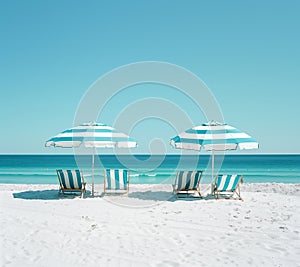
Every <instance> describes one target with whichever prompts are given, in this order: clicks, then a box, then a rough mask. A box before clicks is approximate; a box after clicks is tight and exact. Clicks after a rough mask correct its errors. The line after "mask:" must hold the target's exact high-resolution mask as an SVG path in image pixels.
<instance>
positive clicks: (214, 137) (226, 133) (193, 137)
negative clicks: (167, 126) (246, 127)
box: [171, 121, 259, 179]
mask: <svg viewBox="0 0 300 267" xmlns="http://www.w3.org/2000/svg"><path fill="white" fill-rule="evenodd" d="M171 145H172V146H173V147H175V148H182V149H191V150H199V151H200V150H201V149H204V150H207V151H212V179H213V169H214V151H225V150H236V149H238V148H239V149H258V147H259V145H258V143H257V141H256V140H255V139H253V138H252V137H251V136H250V135H248V134H246V133H244V132H242V131H240V130H238V129H236V128H234V127H232V126H229V125H227V124H223V123H219V122H216V121H210V122H208V123H204V124H202V125H200V126H195V127H193V128H191V129H188V130H186V131H184V132H183V133H181V134H179V135H177V136H175V137H174V138H172V139H171Z"/></svg>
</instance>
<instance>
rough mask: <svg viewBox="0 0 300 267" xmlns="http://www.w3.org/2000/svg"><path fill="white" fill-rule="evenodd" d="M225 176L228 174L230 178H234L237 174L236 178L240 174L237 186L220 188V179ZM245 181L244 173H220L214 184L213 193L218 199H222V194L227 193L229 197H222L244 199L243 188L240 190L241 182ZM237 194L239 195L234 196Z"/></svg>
mask: <svg viewBox="0 0 300 267" xmlns="http://www.w3.org/2000/svg"><path fill="white" fill-rule="evenodd" d="M224 176H226V178H227V177H228V176H230V177H229V179H232V177H233V176H235V177H234V178H236V177H237V176H238V181H237V183H236V186H235V188H231V189H229V190H227V189H226V190H224V189H219V188H218V180H219V179H222V178H224ZM241 183H243V176H242V175H238V174H234V175H231V174H227V175H226V174H218V175H217V176H216V179H215V183H214V184H213V190H212V191H213V194H214V195H215V198H216V199H221V198H220V196H221V195H225V196H229V198H228V197H227V198H226V197H225V198H222V199H238V200H243V199H242V197H241V190H240V184H241ZM235 195H236V196H237V197H234V196H235Z"/></svg>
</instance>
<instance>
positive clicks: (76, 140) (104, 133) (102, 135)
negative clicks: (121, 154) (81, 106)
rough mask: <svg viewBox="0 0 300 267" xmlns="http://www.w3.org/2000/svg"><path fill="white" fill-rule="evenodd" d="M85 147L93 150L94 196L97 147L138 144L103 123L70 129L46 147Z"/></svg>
mask: <svg viewBox="0 0 300 267" xmlns="http://www.w3.org/2000/svg"><path fill="white" fill-rule="evenodd" d="M80 145H84V146H85V147H92V148H93V157H92V177H93V183H92V194H93V195H94V153H95V147H105V148H114V147H118V148H133V147H136V146H137V142H136V141H135V140H133V139H132V138H130V137H129V136H128V135H126V134H124V133H121V132H119V131H117V130H116V129H115V128H113V127H111V126H108V125H106V124H103V123H96V122H92V123H84V124H81V125H79V126H76V127H73V128H70V129H68V130H65V131H63V132H62V133H60V134H58V135H56V136H54V137H53V138H51V139H49V140H48V141H47V142H46V144H45V146H47V147H49V146H54V147H66V148H71V147H79V146H80Z"/></svg>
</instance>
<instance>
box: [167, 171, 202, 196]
mask: <svg viewBox="0 0 300 267" xmlns="http://www.w3.org/2000/svg"><path fill="white" fill-rule="evenodd" d="M191 172H193V173H194V174H196V173H200V175H199V176H198V178H197V179H198V180H197V181H196V184H194V186H193V187H192V188H186V186H185V187H179V178H180V174H182V175H183V173H191ZM202 173H203V171H199V170H196V171H177V173H176V178H175V183H174V184H173V185H172V187H173V194H175V195H176V197H177V198H178V197H179V196H182V195H184V194H185V196H186V197H188V196H189V195H190V194H192V193H193V194H195V193H197V194H198V195H199V197H200V198H202V196H201V193H200V181H201V178H202Z"/></svg>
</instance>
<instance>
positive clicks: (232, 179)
mask: <svg viewBox="0 0 300 267" xmlns="http://www.w3.org/2000/svg"><path fill="white" fill-rule="evenodd" d="M241 181H242V176H241V175H238V174H219V175H218V176H217V179H216V188H217V190H218V191H234V190H235V189H236V187H237V186H238V185H239V183H240V182H241Z"/></svg>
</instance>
